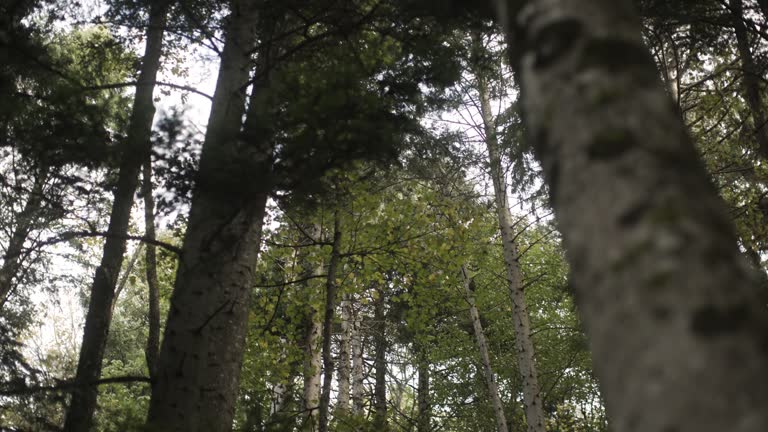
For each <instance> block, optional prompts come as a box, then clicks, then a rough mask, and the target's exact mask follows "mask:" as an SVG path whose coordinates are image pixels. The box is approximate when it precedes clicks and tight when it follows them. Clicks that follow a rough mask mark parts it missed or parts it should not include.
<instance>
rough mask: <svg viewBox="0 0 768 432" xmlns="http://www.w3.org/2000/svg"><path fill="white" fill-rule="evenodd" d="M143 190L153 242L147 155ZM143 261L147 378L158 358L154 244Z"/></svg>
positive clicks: (147, 229)
mask: <svg viewBox="0 0 768 432" xmlns="http://www.w3.org/2000/svg"><path fill="white" fill-rule="evenodd" d="M142 170H143V174H144V175H143V180H144V183H143V188H142V194H143V195H144V236H145V237H146V238H147V239H148V240H155V239H156V237H157V235H156V234H155V198H154V196H153V195H152V189H153V188H152V156H151V155H148V157H147V159H146V160H145V161H144V166H143V168H142ZM144 260H145V261H146V262H145V265H146V276H147V290H148V291H149V310H148V311H147V321H148V323H149V329H148V334H147V346H146V348H145V349H144V356H145V358H146V360H147V368H148V369H149V377H150V378H153V379H154V377H155V375H156V374H157V358H158V357H159V356H160V283H159V282H158V280H157V249H156V247H155V245H154V244H152V243H147V246H146V250H145V254H144Z"/></svg>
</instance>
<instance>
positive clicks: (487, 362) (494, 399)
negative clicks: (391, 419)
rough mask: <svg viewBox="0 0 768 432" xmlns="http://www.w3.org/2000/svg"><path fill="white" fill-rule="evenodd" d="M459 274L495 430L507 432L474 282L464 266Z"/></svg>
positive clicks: (505, 419)
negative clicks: (461, 279)
mask: <svg viewBox="0 0 768 432" xmlns="http://www.w3.org/2000/svg"><path fill="white" fill-rule="evenodd" d="M461 274H462V276H463V278H464V296H465V299H466V300H467V303H468V304H469V314H470V316H471V317H472V328H474V330H475V340H476V341H477V348H478V350H479V351H480V360H481V361H482V362H483V372H484V375H485V385H486V387H487V388H488V397H490V399H491V404H492V405H493V415H494V416H495V417H496V430H497V431H498V432H507V431H508V430H509V428H508V427H507V417H506V415H505V414H504V404H503V403H502V402H501V397H500V396H499V387H498V385H497V384H496V374H494V373H493V368H492V367H491V356H490V354H489V352H488V343H487V342H486V340H485V332H484V331H483V324H482V323H481V322H480V313H479V312H478V311H477V305H476V304H475V280H474V279H473V278H471V277H470V276H469V274H468V272H467V267H466V266H461Z"/></svg>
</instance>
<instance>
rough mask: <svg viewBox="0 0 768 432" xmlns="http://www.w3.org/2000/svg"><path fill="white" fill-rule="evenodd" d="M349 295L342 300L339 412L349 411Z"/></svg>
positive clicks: (350, 317) (337, 408)
mask: <svg viewBox="0 0 768 432" xmlns="http://www.w3.org/2000/svg"><path fill="white" fill-rule="evenodd" d="M351 320H352V311H351V310H350V302H349V295H348V294H344V296H343V297H342V300H341V343H340V344H339V392H338V397H337V399H336V411H337V412H338V413H339V414H346V413H347V412H349V387H350V386H349V378H350V367H349V357H350V356H349V354H350V352H349V350H350V339H351V336H352V333H351V330H352V326H353V325H354V324H353V323H352V322H351Z"/></svg>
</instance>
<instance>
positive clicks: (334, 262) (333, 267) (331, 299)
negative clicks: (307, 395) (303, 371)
mask: <svg viewBox="0 0 768 432" xmlns="http://www.w3.org/2000/svg"><path fill="white" fill-rule="evenodd" d="M341 239H342V231H341V215H340V214H339V211H338V210H336V212H335V214H334V221H333V246H332V248H331V259H330V261H329V262H328V278H327V281H326V284H325V318H324V321H323V373H324V376H323V389H322V394H321V395H320V428H319V430H320V432H328V422H329V420H330V419H329V417H330V416H329V414H330V403H331V385H332V384H333V354H332V353H331V342H332V340H331V339H332V338H333V319H334V317H335V315H336V297H337V291H338V289H339V286H338V284H337V283H336V275H337V274H338V269H339V265H340V264H341Z"/></svg>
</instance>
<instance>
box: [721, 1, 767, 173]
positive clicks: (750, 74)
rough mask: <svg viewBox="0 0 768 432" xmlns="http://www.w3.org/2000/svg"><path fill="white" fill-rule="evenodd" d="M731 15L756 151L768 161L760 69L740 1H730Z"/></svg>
mask: <svg viewBox="0 0 768 432" xmlns="http://www.w3.org/2000/svg"><path fill="white" fill-rule="evenodd" d="M730 8H731V13H732V14H733V29H734V32H735V33H736V45H737V47H738V49H739V58H740V60H741V69H742V72H743V73H744V76H743V77H742V81H741V82H742V88H743V89H744V96H745V99H746V100H747V105H748V106H749V110H750V112H751V114H752V126H753V128H754V133H755V139H756V141H757V150H758V152H759V154H760V156H761V157H762V158H763V160H768V125H767V124H766V114H765V108H764V107H763V97H762V94H761V91H760V82H761V80H762V76H761V74H760V69H759V68H758V67H757V64H755V57H754V54H753V53H752V48H751V46H750V45H751V44H750V40H749V39H750V38H749V32H747V27H746V26H745V25H744V4H743V2H742V0H730Z"/></svg>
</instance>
